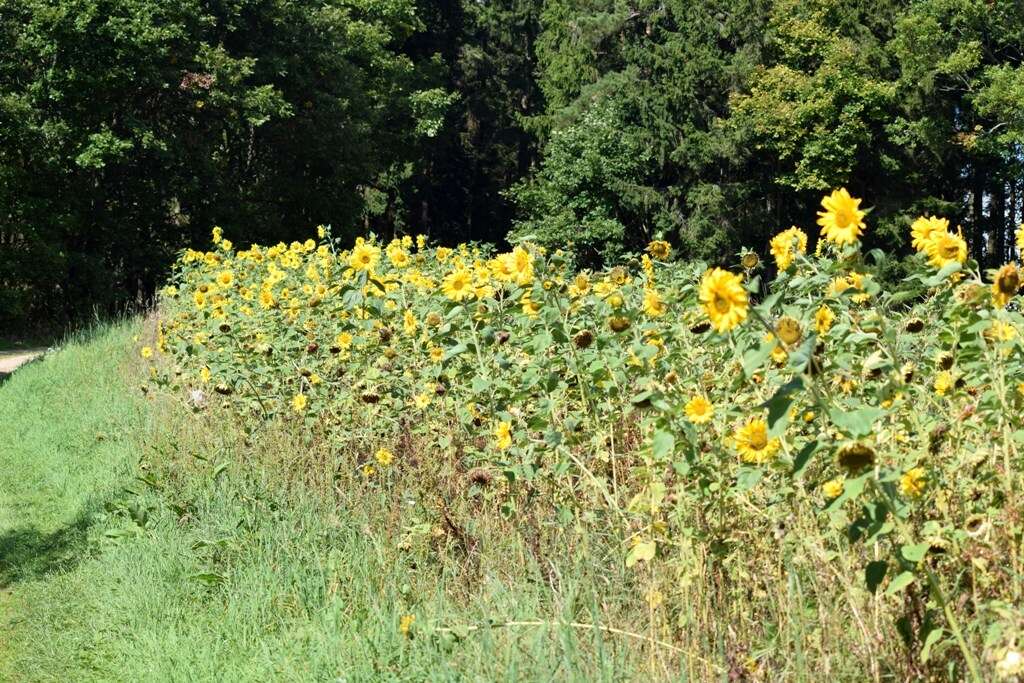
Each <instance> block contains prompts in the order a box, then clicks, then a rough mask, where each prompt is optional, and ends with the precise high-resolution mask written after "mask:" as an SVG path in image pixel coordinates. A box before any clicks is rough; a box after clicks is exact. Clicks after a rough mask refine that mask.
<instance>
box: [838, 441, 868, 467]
mask: <svg viewBox="0 0 1024 683" xmlns="http://www.w3.org/2000/svg"><path fill="white" fill-rule="evenodd" d="M836 464H838V465H839V467H841V468H842V469H844V470H846V471H847V472H848V473H850V474H855V473H857V472H860V471H861V470H865V469H867V468H869V467H873V466H874V464H875V449H873V448H872V447H871V446H869V445H867V444H865V443H861V442H859V441H855V442H853V443H848V444H845V445H844V446H841V447H840V448H839V450H838V451H837V452H836Z"/></svg>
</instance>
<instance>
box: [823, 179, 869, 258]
mask: <svg viewBox="0 0 1024 683" xmlns="http://www.w3.org/2000/svg"><path fill="white" fill-rule="evenodd" d="M860 202H861V200H859V199H855V198H853V197H851V196H850V193H849V192H847V191H846V188H845V187H843V188H840V189H838V190H835V191H834V192H833V193H832V194H830V195H829V196H827V197H825V198H824V199H822V200H821V206H822V208H823V209H825V210H824V211H819V212H818V225H820V226H821V235H822V237H824V238H825V239H826V240H828V241H829V242H833V243H835V244H838V245H840V246H843V245H846V244H853V243H854V242H856V241H857V240H858V239H860V236H861V234H862V233H863V232H864V227H865V224H864V216H865V215H866V212H864V211H861V210H860Z"/></svg>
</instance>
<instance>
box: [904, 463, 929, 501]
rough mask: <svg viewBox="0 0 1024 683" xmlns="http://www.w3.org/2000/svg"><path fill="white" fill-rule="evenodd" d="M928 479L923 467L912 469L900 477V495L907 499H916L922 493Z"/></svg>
mask: <svg viewBox="0 0 1024 683" xmlns="http://www.w3.org/2000/svg"><path fill="white" fill-rule="evenodd" d="M927 485H928V478H927V475H926V474H925V471H924V468H923V467H912V468H910V469H909V470H907V471H906V472H904V473H903V476H901V477H900V493H902V494H903V495H904V496H906V497H907V498H917V497H919V496H920V495H921V494H922V493H924V489H925V487H926V486H927Z"/></svg>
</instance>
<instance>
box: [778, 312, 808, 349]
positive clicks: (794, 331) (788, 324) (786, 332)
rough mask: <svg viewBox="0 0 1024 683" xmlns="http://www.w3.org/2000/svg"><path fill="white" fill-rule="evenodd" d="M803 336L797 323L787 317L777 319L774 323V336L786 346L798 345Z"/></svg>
mask: <svg viewBox="0 0 1024 683" xmlns="http://www.w3.org/2000/svg"><path fill="white" fill-rule="evenodd" d="M803 334H804V332H803V329H801V327H800V323H799V321H797V320H796V319H794V318H791V317H789V316H788V315H785V316H783V317H781V318H779V320H778V322H776V323H775V336H777V337H778V338H779V339H781V340H782V342H783V343H784V344H786V345H788V346H793V345H794V344H799V343H800V339H801V338H803Z"/></svg>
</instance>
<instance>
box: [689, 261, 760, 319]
mask: <svg viewBox="0 0 1024 683" xmlns="http://www.w3.org/2000/svg"><path fill="white" fill-rule="evenodd" d="M700 300H701V303H702V304H703V305H704V311H705V312H706V313H707V314H708V318H710V319H711V325H712V326H713V327H714V328H715V329H716V330H717V331H719V332H728V331H729V330H731V329H732V328H734V327H736V326H737V325H739V324H740V323H741V322H743V320H745V319H746V317H747V308H748V305H749V302H748V300H747V292H746V290H745V289H743V281H742V279H741V278H740V276H739V275H734V274H732V273H730V272H729V271H727V270H722V269H721V268H714V269H712V270H709V271H707V272H706V273H704V278H703V280H701V283H700Z"/></svg>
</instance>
